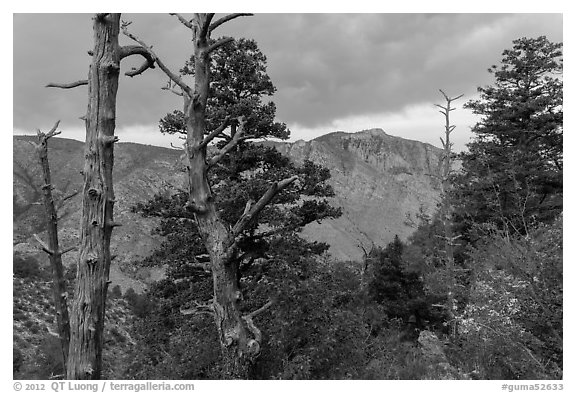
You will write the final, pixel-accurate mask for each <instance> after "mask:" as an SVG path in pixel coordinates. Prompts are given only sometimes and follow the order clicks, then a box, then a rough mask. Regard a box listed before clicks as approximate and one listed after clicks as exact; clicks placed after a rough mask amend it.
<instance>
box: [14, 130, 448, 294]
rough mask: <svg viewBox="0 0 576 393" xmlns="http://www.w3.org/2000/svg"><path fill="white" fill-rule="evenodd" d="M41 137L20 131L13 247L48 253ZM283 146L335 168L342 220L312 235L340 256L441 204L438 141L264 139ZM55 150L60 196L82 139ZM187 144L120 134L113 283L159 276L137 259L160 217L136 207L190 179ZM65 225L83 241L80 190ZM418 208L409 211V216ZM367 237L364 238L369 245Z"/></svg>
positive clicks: (65, 231) (66, 209)
mask: <svg viewBox="0 0 576 393" xmlns="http://www.w3.org/2000/svg"><path fill="white" fill-rule="evenodd" d="M34 139H35V138H33V137H25V136H18V137H14V142H13V152H14V155H13V164H14V167H13V168H14V177H13V207H14V217H13V222H14V231H13V241H14V244H15V246H14V251H16V252H19V253H21V254H27V255H32V256H35V257H39V258H40V259H41V260H45V259H46V257H45V256H44V255H42V253H41V252H40V251H38V249H37V247H36V244H35V241H34V240H33V238H32V235H33V234H34V233H39V234H42V232H43V231H44V218H43V206H42V205H41V204H39V202H41V189H40V187H41V184H40V168H39V166H38V164H37V162H36V156H35V152H34V149H33V146H32V145H31V144H30V143H29V142H30V141H33V140H34ZM264 143H265V144H267V145H272V146H274V147H276V148H277V149H278V150H279V151H280V152H282V153H283V154H286V155H288V156H289V157H290V158H292V159H293V160H294V161H295V162H302V161H303V160H305V159H309V160H311V161H314V162H315V163H318V164H322V165H324V166H326V167H327V168H329V169H330V171H331V173H332V179H331V180H330V183H331V184H332V186H333V187H334V190H335V193H336V196H335V197H334V198H333V201H332V202H333V203H334V204H335V205H337V206H340V207H342V209H343V212H344V214H343V216H342V217H341V218H339V219H336V220H327V221H325V222H323V223H320V224H318V223H313V224H310V225H309V226H308V227H307V228H305V230H304V236H305V237H307V238H309V239H312V240H321V241H325V242H327V243H328V244H330V245H331V250H330V253H331V255H332V256H333V257H334V258H335V259H339V260H358V259H360V258H361V257H362V255H363V252H362V247H364V248H366V249H370V247H371V246H372V244H375V245H380V246H384V245H385V244H387V243H388V242H389V241H391V240H392V238H393V236H394V235H395V234H398V235H399V236H400V237H401V238H406V237H407V236H408V235H409V234H410V233H411V232H412V231H413V230H414V228H413V226H411V225H410V224H409V221H410V220H411V219H415V217H416V214H417V213H418V211H419V210H420V209H421V208H423V209H424V210H425V211H428V212H430V211H432V210H433V208H434V206H435V203H436V202H435V198H436V197H437V195H438V191H437V188H436V187H435V186H434V184H433V178H432V177H431V176H429V175H430V174H431V173H434V172H435V169H436V168H437V165H438V157H439V154H440V151H439V150H438V149H437V148H434V147H433V146H431V145H427V144H424V143H421V142H417V141H410V140H405V139H402V138H398V137H393V136H390V135H387V134H386V133H385V132H384V131H382V130H379V129H375V130H367V131H362V132H359V133H355V134H348V133H344V132H336V133H331V134H327V135H324V136H321V137H319V138H316V139H314V140H312V141H309V142H304V141H298V142H295V143H285V142H264ZM49 154H50V156H49V159H50V163H51V170H52V177H53V183H54V185H55V186H56V190H55V195H56V197H57V198H60V199H61V198H64V197H67V196H69V195H70V194H73V193H74V191H78V190H80V189H81V182H82V176H81V174H80V169H81V168H82V166H83V143H82V142H78V141H74V140H69V139H62V138H53V139H51V141H50V150H49ZM180 154H181V153H180V152H179V151H177V150H173V149H166V148H161V147H155V146H146V145H139V144H134V143H118V144H117V146H116V149H115V162H114V181H115V185H114V188H115V193H116V199H117V201H118V202H117V203H116V206H115V211H114V215H115V218H116V220H117V221H118V222H120V223H122V226H121V227H118V228H117V229H115V231H114V233H113V236H112V254H113V255H116V256H117V257H116V259H115V260H114V263H113V264H112V268H111V280H112V282H113V283H112V286H113V285H120V286H121V288H122V289H123V290H126V289H127V288H129V287H133V288H134V289H136V290H137V291H141V290H142V289H143V288H144V287H145V283H146V282H150V280H154V279H156V278H158V277H159V276H160V275H161V274H162V273H161V270H159V269H156V270H138V271H136V270H135V269H134V268H133V265H132V263H131V262H132V261H134V260H136V259H140V258H142V257H144V256H146V255H148V254H149V253H150V252H151V251H152V250H153V249H154V248H155V247H157V246H158V245H159V244H160V241H161V239H160V238H159V237H158V236H157V235H155V234H153V229H154V228H155V226H156V223H157V222H156V221H155V220H154V219H150V218H143V217H141V216H140V215H138V214H134V213H132V212H131V211H130V209H131V207H132V206H134V205H135V204H136V203H137V202H141V201H146V200H148V199H149V198H151V197H152V196H153V195H154V194H155V193H157V192H159V191H162V190H166V189H175V188H182V187H184V176H183V173H182V172H181V165H180ZM59 213H60V217H61V220H60V222H59V231H60V238H61V243H62V244H63V246H64V247H67V246H69V245H73V244H75V243H76V242H77V240H78V228H79V222H80V221H79V220H80V214H81V197H80V195H79V194H77V195H74V196H72V197H70V198H69V199H67V200H66V201H65V202H64V203H63V204H62V206H61V208H60V210H59ZM407 217H409V218H407ZM361 246H362V247H361ZM75 257H76V255H75V252H70V253H68V254H66V255H65V256H64V263H65V264H70V263H72V262H73V261H74V260H75Z"/></svg>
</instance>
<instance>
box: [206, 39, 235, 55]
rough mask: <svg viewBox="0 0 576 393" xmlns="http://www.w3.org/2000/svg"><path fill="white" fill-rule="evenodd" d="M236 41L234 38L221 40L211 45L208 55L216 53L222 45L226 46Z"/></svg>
mask: <svg viewBox="0 0 576 393" xmlns="http://www.w3.org/2000/svg"><path fill="white" fill-rule="evenodd" d="M232 41H234V38H232V37H225V38H220V39H219V40H218V41H216V42H214V43H213V44H212V45H210V46H209V47H208V51H207V52H208V53H211V52H213V51H215V50H216V49H218V48H220V47H221V46H222V45H225V44H227V43H229V42H232Z"/></svg>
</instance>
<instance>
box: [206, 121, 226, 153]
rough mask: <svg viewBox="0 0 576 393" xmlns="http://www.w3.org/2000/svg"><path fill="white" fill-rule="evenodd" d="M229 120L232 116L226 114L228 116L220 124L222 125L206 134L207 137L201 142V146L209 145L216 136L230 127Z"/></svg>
mask: <svg viewBox="0 0 576 393" xmlns="http://www.w3.org/2000/svg"><path fill="white" fill-rule="evenodd" d="M229 121H230V117H229V116H226V118H225V119H224V121H223V122H222V124H220V126H219V127H218V128H216V129H215V130H214V131H212V132H211V133H210V134H208V136H206V138H204V140H203V141H202V142H201V143H200V148H203V147H206V146H208V144H209V143H210V142H211V141H212V140H213V139H214V138H216V137H217V136H218V135H220V134H221V133H222V131H224V130H225V129H226V127H228V122H229Z"/></svg>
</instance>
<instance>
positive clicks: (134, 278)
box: [13, 136, 184, 291]
mask: <svg viewBox="0 0 576 393" xmlns="http://www.w3.org/2000/svg"><path fill="white" fill-rule="evenodd" d="M34 139H35V138H33V137H24V136H18V137H14V140H13V168H14V169H13V170H14V177H13V208H14V217H13V222H14V229H13V242H14V244H15V246H14V251H15V252H20V253H25V254H31V255H33V256H35V257H37V258H40V260H44V259H46V260H47V257H46V256H45V255H42V252H40V251H38V250H37V249H36V244H35V240H34V239H33V238H32V235H33V234H34V233H39V234H41V236H42V235H43V231H44V229H45V224H44V222H45V218H44V207H43V206H42V205H41V201H42V199H41V179H42V177H41V172H40V167H39V165H38V163H37V158H36V154H35V151H34V147H33V146H32V145H31V144H30V143H29V142H30V141H34ZM114 150H115V151H114V191H115V196H116V200H117V202H116V204H115V206H114V218H115V221H118V222H119V223H121V224H122V226H120V227H118V228H115V229H114V232H113V233H112V241H111V253H112V255H117V257H116V258H115V260H114V262H113V263H112V266H111V271H110V278H111V281H112V284H111V287H113V286H114V285H120V286H121V287H122V289H123V290H125V289H127V288H130V287H133V288H134V289H135V290H137V291H141V290H142V289H143V288H144V287H145V285H144V284H143V282H146V281H148V280H150V279H154V278H155V277H157V276H158V274H160V271H154V270H146V271H135V270H134V269H133V266H132V264H131V262H132V261H134V260H136V259H139V258H142V257H145V256H147V255H149V254H150V253H151V252H152V250H154V249H155V248H156V247H158V245H159V244H160V242H161V239H160V237H159V236H157V235H155V234H153V229H154V228H155V227H156V225H157V223H158V221H157V220H155V219H144V218H142V217H141V216H140V215H139V214H135V213H132V212H131V211H130V209H131V207H132V206H134V205H135V204H136V203H137V202H142V201H146V200H148V199H150V198H152V196H153V195H154V194H155V193H157V192H160V191H163V190H165V189H166V188H174V187H177V188H182V187H183V181H184V176H183V173H182V172H181V169H180V168H181V164H180V159H179V157H180V154H181V153H180V152H179V151H176V150H172V149H165V148H161V147H156V146H146V145H139V144H135V143H118V144H117V145H116V147H115V149H114ZM49 160H50V169H51V172H52V181H53V183H54V186H55V187H56V189H55V190H54V194H55V198H56V199H57V200H58V199H62V198H63V197H66V196H68V195H70V194H73V192H74V191H81V189H82V176H81V174H80V171H81V169H82V168H83V166H84V144H83V143H82V142H78V141H75V140H70V139H62V138H52V139H50V142H49ZM57 205H58V203H57ZM61 205H62V206H61V208H60V209H59V211H58V213H59V217H60V220H59V223H58V229H59V235H60V244H61V245H62V246H63V248H66V247H68V246H71V245H74V244H77V243H78V240H79V230H80V216H81V194H80V193H78V194H76V195H75V196H73V197H71V198H69V199H67V200H66V201H65V202H64V203H63V204H61ZM76 257H77V253H76V252H74V251H73V252H70V253H67V254H65V255H64V257H63V259H64V264H65V265H69V264H71V263H72V262H73V261H75V258H76Z"/></svg>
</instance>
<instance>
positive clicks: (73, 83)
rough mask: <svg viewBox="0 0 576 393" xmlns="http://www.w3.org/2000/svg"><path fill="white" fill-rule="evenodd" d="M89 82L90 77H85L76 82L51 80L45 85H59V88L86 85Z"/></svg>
mask: <svg viewBox="0 0 576 393" xmlns="http://www.w3.org/2000/svg"><path fill="white" fill-rule="evenodd" d="M87 84H88V79H83V80H79V81H76V82H70V83H56V82H50V83H48V84H47V85H46V86H44V87H57V88H59V89H72V88H74V87H78V86H84V85H87Z"/></svg>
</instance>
